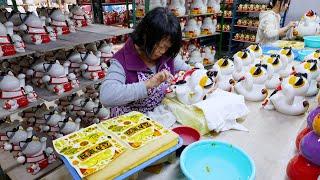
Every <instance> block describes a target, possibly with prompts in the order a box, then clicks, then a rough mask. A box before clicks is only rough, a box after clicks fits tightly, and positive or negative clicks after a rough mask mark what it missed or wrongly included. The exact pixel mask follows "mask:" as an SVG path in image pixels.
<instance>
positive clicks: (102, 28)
mask: <svg viewBox="0 0 320 180" xmlns="http://www.w3.org/2000/svg"><path fill="white" fill-rule="evenodd" d="M77 30H79V31H82V32H89V33H97V34H103V35H106V36H120V35H124V34H130V33H132V32H133V29H131V28H121V27H115V26H106V25H103V24H91V25H89V26H86V27H81V28H77ZM90 36H91V34H90ZM106 38H107V37H106Z"/></svg>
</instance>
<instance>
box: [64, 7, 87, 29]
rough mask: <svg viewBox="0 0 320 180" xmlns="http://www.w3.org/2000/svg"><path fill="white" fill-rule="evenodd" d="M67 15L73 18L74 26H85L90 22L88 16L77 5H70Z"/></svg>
mask: <svg viewBox="0 0 320 180" xmlns="http://www.w3.org/2000/svg"><path fill="white" fill-rule="evenodd" d="M69 17H70V18H71V19H72V20H73V22H74V24H75V26H76V27H85V26H88V25H89V24H91V19H90V18H89V16H88V15H87V14H86V13H85V12H84V10H83V9H82V8H81V7H80V6H78V5H73V6H72V7H71V9H70V14H69Z"/></svg>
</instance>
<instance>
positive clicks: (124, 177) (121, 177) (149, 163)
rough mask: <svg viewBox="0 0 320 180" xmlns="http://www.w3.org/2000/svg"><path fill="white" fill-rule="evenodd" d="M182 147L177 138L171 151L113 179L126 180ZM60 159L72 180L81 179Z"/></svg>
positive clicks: (65, 161) (64, 159)
mask: <svg viewBox="0 0 320 180" xmlns="http://www.w3.org/2000/svg"><path fill="white" fill-rule="evenodd" d="M182 145H183V140H182V139H181V138H180V137H179V142H178V144H177V145H176V146H174V147H172V148H171V149H168V150H167V151H165V152H163V153H161V154H159V155H157V156H155V157H153V158H151V159H149V160H148V161H146V162H144V163H142V164H140V165H139V166H137V167H135V168H133V169H131V170H129V171H127V172H126V173H124V174H122V175H120V176H118V177H117V178H115V180H121V179H126V178H128V177H130V176H131V175H133V174H135V173H137V172H139V171H141V170H143V169H144V168H146V167H148V166H150V165H152V164H153V163H155V162H157V161H159V160H160V159H162V158H164V157H166V156H168V155H170V154H171V153H173V152H174V151H176V150H177V149H179V148H180V147H181V146H182ZM60 158H61V159H62V161H63V163H64V164H65V166H66V168H67V169H68V171H69V173H70V175H71V176H72V178H73V179H74V180H81V177H80V176H79V174H78V173H77V171H76V169H74V168H73V167H72V165H71V164H70V163H69V161H68V160H67V159H66V158H64V157H63V156H60Z"/></svg>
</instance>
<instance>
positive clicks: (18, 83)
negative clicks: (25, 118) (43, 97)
mask: <svg viewBox="0 0 320 180" xmlns="http://www.w3.org/2000/svg"><path fill="white" fill-rule="evenodd" d="M0 92H1V94H0V98H1V99H4V100H6V101H5V103H4V105H3V108H4V109H7V110H10V111H12V110H16V109H18V108H21V107H26V106H28V105H29V103H30V102H35V101H36V100H37V97H38V96H37V94H36V93H35V92H34V91H33V88H32V87H31V86H28V85H27V86H26V85H25V75H24V74H19V75H18V77H15V76H14V75H13V73H12V72H11V71H9V72H8V73H7V74H3V75H1V76H0Z"/></svg>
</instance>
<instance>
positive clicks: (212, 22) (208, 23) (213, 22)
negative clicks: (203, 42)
mask: <svg viewBox="0 0 320 180" xmlns="http://www.w3.org/2000/svg"><path fill="white" fill-rule="evenodd" d="M216 27H217V19H212V18H211V17H206V18H204V20H203V24H202V26H201V34H203V35H212V34H214V33H215V32H216Z"/></svg>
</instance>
